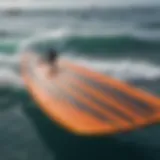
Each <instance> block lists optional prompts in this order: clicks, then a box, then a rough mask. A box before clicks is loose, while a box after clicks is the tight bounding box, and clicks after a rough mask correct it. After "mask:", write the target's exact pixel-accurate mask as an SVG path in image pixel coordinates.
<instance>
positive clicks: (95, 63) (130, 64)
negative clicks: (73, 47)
mask: <svg viewBox="0 0 160 160" xmlns="http://www.w3.org/2000/svg"><path fill="white" fill-rule="evenodd" d="M71 59H72V60H73V62H76V63H78V64H80V65H84V66H86V67H88V68H91V69H93V70H96V71H99V72H102V73H105V74H109V75H111V76H113V77H115V78H118V79H122V80H138V79H144V80H154V79H157V78H160V66H158V65H154V64H152V63H150V62H146V61H136V60H130V59H125V60H124V59H123V60H122V59H115V60H114V59H106V60H95V59H89V60H88V59H87V58H86V59H84V58H78V57H76V58H71Z"/></svg>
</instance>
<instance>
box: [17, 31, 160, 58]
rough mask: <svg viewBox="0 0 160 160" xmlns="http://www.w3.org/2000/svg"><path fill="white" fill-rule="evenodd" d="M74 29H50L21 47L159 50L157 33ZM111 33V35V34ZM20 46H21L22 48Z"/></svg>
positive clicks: (71, 49) (67, 49) (144, 51)
mask: <svg viewBox="0 0 160 160" xmlns="http://www.w3.org/2000/svg"><path fill="white" fill-rule="evenodd" d="M77 32H78V31H77ZM77 32H75V31H74V30H71V29H70V28H69V29H68V28H62V29H58V30H53V31H49V32H46V33H42V34H40V35H38V34H37V35H35V36H34V37H32V38H30V39H28V40H25V41H24V42H23V43H22V44H23V45H21V47H20V48H24V47H26V46H27V45H28V46H29V45H31V46H34V47H35V48H36V49H37V50H38V51H40V50H42V49H43V46H45V48H46V47H56V48H57V49H58V50H60V51H61V52H66V51H67V52H78V53H79V52H81V53H85V54H86V53H91V54H93V53H98V54H101V53H102V54H103V55H104V53H123V54H124V53H129V52H132V53H138V54H139V53H150V52H152V53H154V52H156V53H157V52H159V51H160V35H159V34H158V33H157V32H155V33H154V35H153V34H152V33H153V32H149V33H146V34H145V32H140V31H135V32H132V33H129V34H127V33H124V32H120V31H119V32H118V31H117V32H116V33H114V32H111V33H110V34H109V32H106V33H103V32H101V31H100V33H99V34H98V32H97V33H96V32H92V31H91V32H89V33H87V32H84V31H83V32H78V33H77ZM112 33H114V34H112ZM22 46H23V47H22Z"/></svg>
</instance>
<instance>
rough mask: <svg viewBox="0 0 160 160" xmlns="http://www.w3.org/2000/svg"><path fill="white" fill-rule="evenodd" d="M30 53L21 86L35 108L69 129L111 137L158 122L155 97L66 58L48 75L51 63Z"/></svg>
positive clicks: (159, 110)
mask: <svg viewBox="0 0 160 160" xmlns="http://www.w3.org/2000/svg"><path fill="white" fill-rule="evenodd" d="M33 55H34V54H27V55H25V56H24V57H23V60H22V76H23V79H24V82H25V85H26V87H27V89H28V91H29V93H30V94H31V95H32V96H33V98H34V100H35V101H36V102H37V103H38V104H39V108H40V109H41V110H42V111H43V112H44V113H45V114H46V115H47V116H48V117H49V118H50V119H51V120H52V121H53V122H55V123H57V124H59V125H60V126H62V127H63V128H64V129H67V130H68V131H69V132H72V133H74V134H77V135H89V136H91V135H109V134H115V133H119V132H125V131H129V130H133V129H137V128H139V127H144V126H147V125H151V124H152V123H158V122H159V120H160V99H159V97H157V96H155V95H153V94H150V93H147V92H146V91H144V90H142V89H139V88H135V87H133V86H131V85H129V84H127V83H124V82H122V81H120V80H117V79H114V78H112V77H110V76H107V75H103V74H102V73H99V72H96V71H94V70H91V69H88V68H86V67H84V66H80V65H77V64H75V63H73V62H70V61H67V60H64V59H63V60H62V59H60V60H59V63H58V65H59V68H58V71H57V72H55V73H54V74H53V75H49V74H48V69H49V68H48V67H49V66H48V65H47V64H46V63H44V62H41V61H40V60H39V58H37V57H36V56H35V55H34V56H33Z"/></svg>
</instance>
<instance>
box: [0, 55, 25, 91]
mask: <svg viewBox="0 0 160 160" xmlns="http://www.w3.org/2000/svg"><path fill="white" fill-rule="evenodd" d="M19 60H20V59H19V56H17V55H10V56H8V55H3V54H1V55H0V67H1V69H0V87H4V86H10V87H16V88H17V87H18V88H19V87H21V88H22V87H23V81H22V79H21V76H20V72H19V71H18V69H19Z"/></svg>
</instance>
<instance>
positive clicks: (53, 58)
mask: <svg viewBox="0 0 160 160" xmlns="http://www.w3.org/2000/svg"><path fill="white" fill-rule="evenodd" d="M57 59H58V54H57V51H56V50H54V49H53V48H50V49H49V51H48V55H47V62H48V64H49V73H50V74H53V73H55V72H56V71H57Z"/></svg>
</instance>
